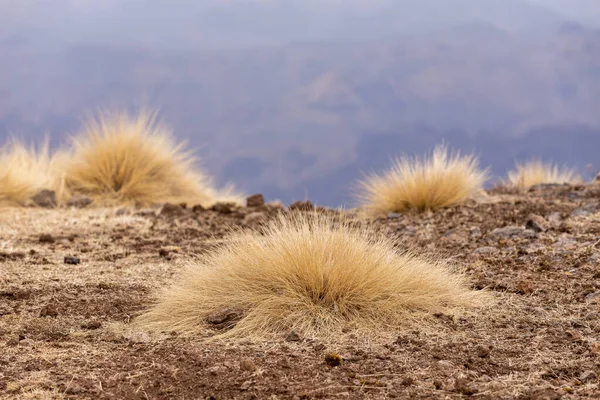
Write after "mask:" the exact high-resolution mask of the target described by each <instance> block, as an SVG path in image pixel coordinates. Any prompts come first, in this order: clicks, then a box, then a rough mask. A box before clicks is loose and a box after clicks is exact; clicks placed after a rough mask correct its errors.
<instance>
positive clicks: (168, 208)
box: [158, 203, 185, 217]
mask: <svg viewBox="0 0 600 400" xmlns="http://www.w3.org/2000/svg"><path fill="white" fill-rule="evenodd" d="M184 213H185V210H184V209H183V208H182V207H181V206H180V205H179V204H172V203H165V204H163V206H162V207H161V208H160V210H159V211H158V215H159V216H161V217H175V216H179V215H183V214H184Z"/></svg>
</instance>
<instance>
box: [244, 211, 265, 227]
mask: <svg viewBox="0 0 600 400" xmlns="http://www.w3.org/2000/svg"><path fill="white" fill-rule="evenodd" d="M266 220H267V215H266V214H265V213H263V212H258V211H257V212H252V213H250V214H248V215H246V216H245V217H244V221H243V223H244V224H246V225H254V224H260V223H262V222H265V221H266Z"/></svg>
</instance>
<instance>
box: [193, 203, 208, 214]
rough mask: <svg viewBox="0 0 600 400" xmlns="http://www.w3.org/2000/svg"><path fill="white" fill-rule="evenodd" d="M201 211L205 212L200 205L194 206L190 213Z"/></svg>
mask: <svg viewBox="0 0 600 400" xmlns="http://www.w3.org/2000/svg"><path fill="white" fill-rule="evenodd" d="M202 211H206V208H204V206H203V205H202V204H196V205H195V206H193V207H192V212H195V213H201V212H202Z"/></svg>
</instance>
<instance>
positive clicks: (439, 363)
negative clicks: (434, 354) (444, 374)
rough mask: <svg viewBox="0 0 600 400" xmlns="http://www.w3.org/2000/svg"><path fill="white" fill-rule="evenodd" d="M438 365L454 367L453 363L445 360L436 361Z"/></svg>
mask: <svg viewBox="0 0 600 400" xmlns="http://www.w3.org/2000/svg"><path fill="white" fill-rule="evenodd" d="M437 363H438V365H439V366H440V367H443V368H454V364H452V363H451V362H450V361H447V360H440V361H438V362H437Z"/></svg>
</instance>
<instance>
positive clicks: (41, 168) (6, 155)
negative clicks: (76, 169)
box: [0, 140, 56, 206]
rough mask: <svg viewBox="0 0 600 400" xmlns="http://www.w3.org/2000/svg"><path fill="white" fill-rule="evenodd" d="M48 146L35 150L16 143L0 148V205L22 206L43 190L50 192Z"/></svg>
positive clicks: (54, 183)
mask: <svg viewBox="0 0 600 400" xmlns="http://www.w3.org/2000/svg"><path fill="white" fill-rule="evenodd" d="M51 167H52V159H51V157H50V153H49V150H48V143H47V142H45V143H44V145H43V146H42V147H41V148H40V149H38V150H36V149H35V148H33V147H30V148H27V147H26V146H25V145H24V144H23V143H21V142H18V141H16V140H11V141H9V142H8V143H7V144H6V145H5V146H3V147H2V148H1V149H0V204H3V205H12V206H23V205H28V204H29V203H30V202H31V197H32V196H34V195H35V194H37V193H38V192H39V191H41V190H43V189H54V188H55V185H56V182H55V179H54V176H53V174H52V173H51Z"/></svg>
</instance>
